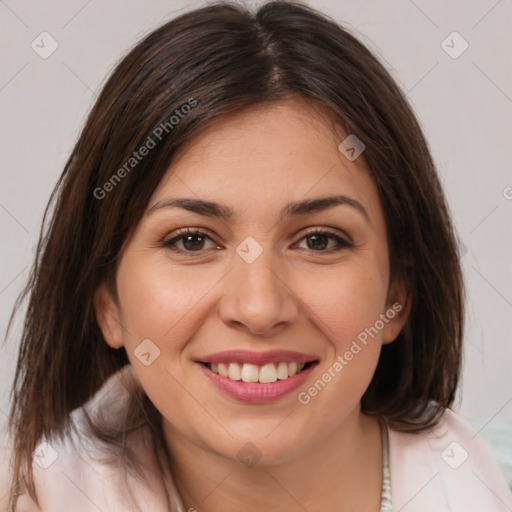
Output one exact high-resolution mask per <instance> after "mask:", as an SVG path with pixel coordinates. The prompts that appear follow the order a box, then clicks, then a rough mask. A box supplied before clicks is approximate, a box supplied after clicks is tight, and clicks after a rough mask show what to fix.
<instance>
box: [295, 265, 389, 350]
mask: <svg viewBox="0 0 512 512" xmlns="http://www.w3.org/2000/svg"><path fill="white" fill-rule="evenodd" d="M385 277H386V276H383V275H381V273H380V272H379V270H378V269H377V268H376V267H372V266H370V265H365V264H364V263H363V262H360V263H359V262H358V263H353V264H351V265H346V266H345V267H344V268H339V269H333V270H332V271H330V272H323V273H322V272H319V273H318V274H317V275H315V276H308V277H307V278H304V279H303V280H302V285H301V289H302V297H303V298H304V303H305V305H306V307H307V309H310V311H311V312H312V313H313V315H311V318H312V320H314V319H315V318H316V319H317V320H318V322H317V326H318V328H319V329H320V330H321V331H322V332H323V333H324V335H325V337H326V338H327V339H328V340H329V341H330V343H331V345H332V347H333V348H334V349H335V350H336V352H337V353H338V352H341V351H343V352H344V351H345V350H347V348H348V347H349V346H350V344H351V341H352V340H354V339H356V338H357V336H358V335H359V334H360V333H361V332H365V329H367V328H369V327H371V326H373V325H374V324H375V322H376V320H378V318H379V315H380V314H381V313H383V309H382V308H383V304H384V303H385V298H386V291H387V281H386V279H385ZM298 295H299V296H300V294H299V293H298ZM306 314H307V313H306Z"/></svg>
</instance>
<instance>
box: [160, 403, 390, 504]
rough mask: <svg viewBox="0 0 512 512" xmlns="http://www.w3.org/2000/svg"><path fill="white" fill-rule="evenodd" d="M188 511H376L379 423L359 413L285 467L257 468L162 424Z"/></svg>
mask: <svg viewBox="0 0 512 512" xmlns="http://www.w3.org/2000/svg"><path fill="white" fill-rule="evenodd" d="M164 433H165V439H166V444H167V447H168V450H169V453H171V454H172V456H171V461H172V462H171V467H172V472H173V474H174V475H175V478H174V481H175V485H176V487H177V489H178V492H179V494H180V496H181V499H182V502H183V506H184V510H185V511H188V510H194V509H195V510H197V511H198V512H214V511H218V510H223V512H238V511H239V510H241V509H243V510H246V511H248V512H253V511H254V512H257V511H258V512H259V511H261V510H271V509H274V510H288V511H295V510H296V511H304V510H336V511H337V512H348V511H349V510H358V511H359V512H376V511H378V510H379V508H380V494H381V486H382V463H383V460H382V442H381V433H380V427H379V423H378V420H377V419H375V418H372V417H369V416H366V415H364V414H361V413H360V411H359V410H357V411H354V413H353V414H351V415H350V416H349V417H347V418H346V420H345V421H344V422H343V424H342V425H339V426H338V428H337V429H336V430H334V431H333V432H331V433H330V435H328V436H326V437H324V438H323V439H321V440H318V442H316V443H314V444H311V445H309V446H307V447H297V448H296V450H294V452H293V454H290V455H289V456H288V457H287V458H286V460H279V461H262V462H258V463H257V464H256V465H254V466H252V467H247V466H244V465H243V464H242V463H241V462H240V461H238V460H236V459H235V460H233V459H231V458H227V457H225V456H223V455H221V454H219V453H216V452H214V451H211V450H208V449H206V448H205V447H204V446H199V445H198V444H197V443H194V442H193V441H191V440H190V439H188V438H186V437H184V436H182V435H180V433H178V432H176V430H174V429H172V428H170V426H169V425H166V424H165V423H164Z"/></svg>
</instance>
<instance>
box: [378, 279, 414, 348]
mask: <svg viewBox="0 0 512 512" xmlns="http://www.w3.org/2000/svg"><path fill="white" fill-rule="evenodd" d="M410 310H411V298H410V296H409V293H408V290H407V287H406V286H405V283H404V281H403V279H402V278H401V277H398V276H396V277H395V279H393V282H392V283H391V286H390V288H389V292H388V296H387V301H386V310H385V311H384V315H385V317H386V319H387V322H386V321H385V324H384V329H383V334H382V344H383V345H384V344H387V343H391V342H393V341H394V340H395V339H396V338H397V337H398V335H399V334H400V331H401V330H402V329H403V328H404V326H405V323H406V322H407V318H408V317H409V312H410Z"/></svg>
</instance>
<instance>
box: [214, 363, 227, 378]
mask: <svg viewBox="0 0 512 512" xmlns="http://www.w3.org/2000/svg"><path fill="white" fill-rule="evenodd" d="M212 371H213V368H212ZM219 375H221V376H222V377H227V376H228V367H227V366H226V365H225V364H224V363H219Z"/></svg>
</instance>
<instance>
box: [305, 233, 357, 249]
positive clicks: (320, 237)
mask: <svg viewBox="0 0 512 512" xmlns="http://www.w3.org/2000/svg"><path fill="white" fill-rule="evenodd" d="M301 240H307V247H306V248H307V249H310V250H312V251H315V252H330V251H331V250H334V251H335V250H341V249H345V248H350V247H353V245H352V244H351V243H350V242H347V240H345V239H344V238H341V237H340V236H339V235H337V234H335V233H332V232H330V231H311V232H309V233H307V234H306V236H304V237H303V238H302V239H301ZM329 240H333V241H334V242H335V246H334V247H331V248H330V249H327V247H328V245H329ZM326 249H327V250H326Z"/></svg>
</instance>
